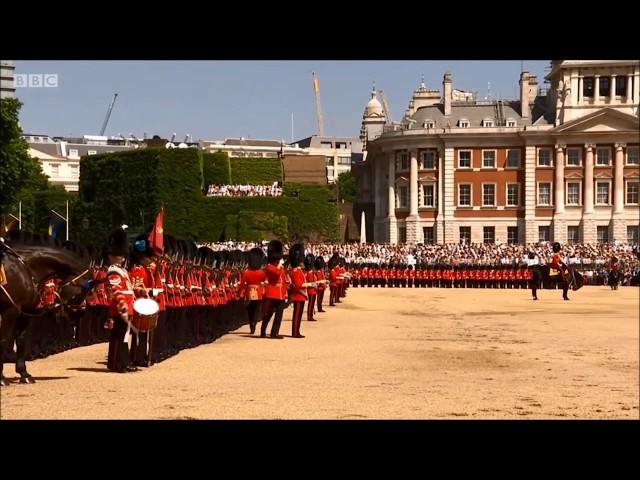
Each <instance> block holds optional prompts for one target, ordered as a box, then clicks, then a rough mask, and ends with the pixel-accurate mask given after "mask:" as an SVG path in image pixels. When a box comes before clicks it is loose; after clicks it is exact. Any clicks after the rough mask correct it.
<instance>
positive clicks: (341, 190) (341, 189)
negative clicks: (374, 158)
mask: <svg viewBox="0 0 640 480" xmlns="http://www.w3.org/2000/svg"><path fill="white" fill-rule="evenodd" d="M336 184H337V186H338V199H339V200H344V201H345V202H355V200H356V179H355V177H354V176H353V173H351V171H348V172H342V173H341V174H340V175H338V179H337V180H336Z"/></svg>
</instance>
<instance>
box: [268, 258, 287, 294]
mask: <svg viewBox="0 0 640 480" xmlns="http://www.w3.org/2000/svg"><path fill="white" fill-rule="evenodd" d="M264 273H265V275H266V277H267V282H269V283H268V285H267V288H266V289H265V295H264V296H265V297H266V298H272V299H275V300H286V299H287V282H286V280H285V274H284V267H282V266H277V267H276V266H274V265H272V264H268V265H267V266H266V268H265V269H264Z"/></svg>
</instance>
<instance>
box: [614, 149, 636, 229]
mask: <svg viewBox="0 0 640 480" xmlns="http://www.w3.org/2000/svg"><path fill="white" fill-rule="evenodd" d="M625 148H626V145H625V144H622V143H616V145H615V149H616V156H615V164H614V184H615V189H614V204H613V238H614V239H615V240H617V241H619V242H626V240H627V222H626V220H625V218H624V217H625V215H624V149H625ZM636 212H637V209H636ZM636 224H637V223H636Z"/></svg>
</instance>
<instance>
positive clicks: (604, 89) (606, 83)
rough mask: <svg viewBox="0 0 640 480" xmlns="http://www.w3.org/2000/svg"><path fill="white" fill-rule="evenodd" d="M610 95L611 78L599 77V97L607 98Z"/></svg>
mask: <svg viewBox="0 0 640 480" xmlns="http://www.w3.org/2000/svg"><path fill="white" fill-rule="evenodd" d="M610 93H611V78H610V77H600V96H601V97H608V96H609V94H610Z"/></svg>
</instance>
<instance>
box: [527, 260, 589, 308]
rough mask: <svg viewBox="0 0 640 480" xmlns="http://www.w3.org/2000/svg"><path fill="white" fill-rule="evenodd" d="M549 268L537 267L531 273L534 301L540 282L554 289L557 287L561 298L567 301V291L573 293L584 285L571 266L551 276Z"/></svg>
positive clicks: (580, 276) (578, 273)
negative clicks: (560, 289) (560, 290)
mask: <svg viewBox="0 0 640 480" xmlns="http://www.w3.org/2000/svg"><path fill="white" fill-rule="evenodd" d="M550 270H551V267H550V265H548V264H547V265H539V266H537V267H536V268H535V269H534V273H533V281H532V287H531V289H532V292H533V297H534V299H536V300H537V297H536V290H537V288H538V285H539V283H540V282H542V283H543V285H544V284H551V285H552V288H556V287H557V286H559V287H560V288H562V298H563V299H564V300H569V297H568V295H567V293H568V291H569V289H571V290H573V291H575V290H578V289H580V288H582V286H583V285H584V278H583V277H582V274H581V273H580V272H578V271H577V270H575V269H574V268H573V267H572V266H571V265H569V266H568V267H567V269H566V270H565V271H564V272H563V273H559V274H555V275H551V274H550Z"/></svg>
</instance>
